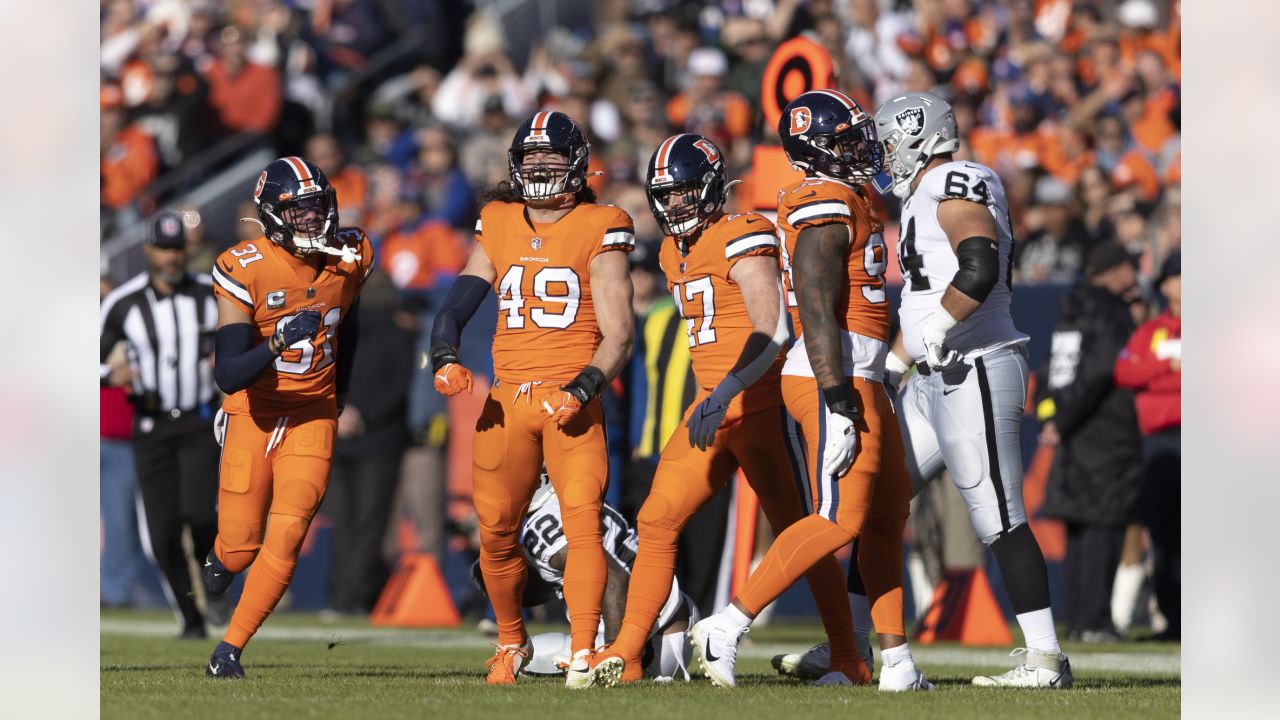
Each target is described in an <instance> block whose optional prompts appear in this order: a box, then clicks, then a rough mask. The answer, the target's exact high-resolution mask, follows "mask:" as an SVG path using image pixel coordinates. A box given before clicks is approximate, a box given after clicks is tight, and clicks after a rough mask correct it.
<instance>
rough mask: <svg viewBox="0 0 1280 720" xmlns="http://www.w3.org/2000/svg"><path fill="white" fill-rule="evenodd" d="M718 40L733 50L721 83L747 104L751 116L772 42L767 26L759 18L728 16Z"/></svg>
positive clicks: (757, 105) (755, 112)
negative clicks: (727, 69)
mask: <svg viewBox="0 0 1280 720" xmlns="http://www.w3.org/2000/svg"><path fill="white" fill-rule="evenodd" d="M720 41H721V42H723V43H724V44H725V46H726V47H728V48H729V49H730V50H731V51H732V53H733V62H731V63H730V65H729V73H728V74H727V75H726V76H725V78H724V86H725V88H726V89H728V90H732V91H733V92H736V93H738V94H739V95H741V96H742V97H744V98H746V100H747V102H749V103H750V104H751V111H752V112H751V115H752V118H753V119H757V118H759V113H760V83H761V81H762V80H763V79H764V68H765V66H766V65H768V64H769V56H770V54H771V50H772V47H773V46H772V43H770V42H769V35H768V29H767V28H766V27H765V23H764V21H763V20H761V19H759V18H748V17H737V18H728V19H727V20H726V21H725V24H724V30H723V31H721V34H720Z"/></svg>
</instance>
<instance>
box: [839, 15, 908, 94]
mask: <svg viewBox="0 0 1280 720" xmlns="http://www.w3.org/2000/svg"><path fill="white" fill-rule="evenodd" d="M847 8H848V20H849V24H850V26H851V27H850V28H849V39H848V40H847V41H846V44H845V54H846V55H848V57H849V59H850V60H852V61H853V62H854V63H855V64H856V65H857V67H858V69H859V70H861V71H862V74H863V75H865V76H866V77H867V78H868V79H869V80H870V81H871V83H872V86H873V87H874V89H875V100H876V103H877V104H879V103H882V102H885V101H886V100H889V99H890V98H893V97H895V96H897V95H899V94H901V93H902V91H903V89H904V88H903V81H904V80H905V79H906V77H907V73H908V62H909V59H908V57H907V54H906V52H904V51H903V49H902V47H901V45H900V44H899V42H898V38H899V36H901V35H904V34H906V33H907V32H908V31H909V30H910V27H911V25H910V20H909V19H908V17H907V16H905V15H903V14H901V13H898V12H893V11H885V12H882V11H881V6H880V2H879V0H849V3H848V6H847Z"/></svg>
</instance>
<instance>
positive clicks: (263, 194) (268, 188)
mask: <svg viewBox="0 0 1280 720" xmlns="http://www.w3.org/2000/svg"><path fill="white" fill-rule="evenodd" d="M253 204H254V206H255V207H256V208H257V210H258V222H259V223H261V224H262V231H263V233H265V234H266V236H267V238H268V239H270V240H271V242H274V243H276V244H277V245H280V246H281V247H283V248H285V249H286V250H288V251H289V252H291V253H293V254H295V255H299V256H303V255H310V254H312V253H316V252H323V253H326V254H330V255H341V256H342V257H343V258H344V260H346V259H348V258H349V257H353V258H354V259H359V258H358V257H357V256H352V255H351V252H349V249H348V248H339V247H335V245H336V244H337V242H336V241H337V238H338V198H337V193H335V192H334V190H333V186H332V185H330V184H329V180H328V178H326V177H325V176H324V173H323V172H321V171H320V168H318V167H316V166H315V165H313V164H311V163H309V162H307V161H306V160H304V159H302V158H300V157H296V156H290V157H282V158H278V159H276V160H272V161H271V163H270V164H268V165H267V168H266V169H265V170H263V171H262V174H261V175H259V176H258V184H257V185H256V186H255V187H254V190H253Z"/></svg>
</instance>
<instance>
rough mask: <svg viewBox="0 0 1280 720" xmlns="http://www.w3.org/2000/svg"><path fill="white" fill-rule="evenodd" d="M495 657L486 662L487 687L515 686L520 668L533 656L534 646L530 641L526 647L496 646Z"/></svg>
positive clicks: (526, 643) (526, 642)
mask: <svg viewBox="0 0 1280 720" xmlns="http://www.w3.org/2000/svg"><path fill="white" fill-rule="evenodd" d="M493 647H494V653H493V657H491V658H489V659H488V660H486V661H485V663H484V666H485V669H487V670H488V671H489V674H488V675H487V676H486V677H485V679H484V681H485V684H487V685H515V684H516V675H518V674H520V668H522V667H524V666H525V664H526V663H528V662H529V656H530V655H532V654H533V644H532V643H530V642H529V641H528V640H526V641H525V644H524V645H494V646H493Z"/></svg>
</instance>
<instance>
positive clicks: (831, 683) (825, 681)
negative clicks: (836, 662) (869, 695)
mask: <svg viewBox="0 0 1280 720" xmlns="http://www.w3.org/2000/svg"><path fill="white" fill-rule="evenodd" d="M813 686H814V687H846V686H848V687H853V681H852V680H850V679H849V676H848V675H845V674H844V673H842V672H840V671H839V670H832V671H831V672H829V673H827V674H826V675H823V676H822V677H820V678H818V679H817V681H815V682H814V683H813Z"/></svg>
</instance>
